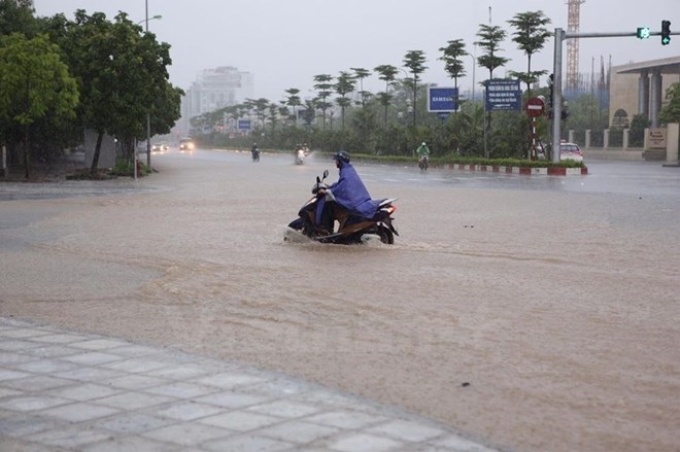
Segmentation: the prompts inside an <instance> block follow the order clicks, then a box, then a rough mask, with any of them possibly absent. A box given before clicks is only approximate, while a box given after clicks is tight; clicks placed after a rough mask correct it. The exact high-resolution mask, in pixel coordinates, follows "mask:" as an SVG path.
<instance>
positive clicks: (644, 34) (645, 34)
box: [637, 27, 650, 39]
mask: <svg viewBox="0 0 680 452" xmlns="http://www.w3.org/2000/svg"><path fill="white" fill-rule="evenodd" d="M649 36H650V29H649V27H638V29H637V37H638V38H640V39H647V38H649Z"/></svg>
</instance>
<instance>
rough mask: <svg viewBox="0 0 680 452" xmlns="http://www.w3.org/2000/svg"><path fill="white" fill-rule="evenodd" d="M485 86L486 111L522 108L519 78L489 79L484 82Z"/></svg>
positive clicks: (518, 109)
mask: <svg viewBox="0 0 680 452" xmlns="http://www.w3.org/2000/svg"><path fill="white" fill-rule="evenodd" d="M484 85H485V86H486V105H485V107H486V108H485V109H486V111H498V110H514V111H520V110H521V109H522V90H521V89H520V86H519V80H514V79H491V80H487V81H485V82H484Z"/></svg>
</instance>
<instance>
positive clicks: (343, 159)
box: [333, 151, 349, 165]
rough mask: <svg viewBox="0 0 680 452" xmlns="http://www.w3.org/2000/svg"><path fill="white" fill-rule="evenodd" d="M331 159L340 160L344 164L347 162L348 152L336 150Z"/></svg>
mask: <svg viewBox="0 0 680 452" xmlns="http://www.w3.org/2000/svg"><path fill="white" fill-rule="evenodd" d="M333 160H335V161H336V162H340V163H341V164H343V165H344V164H345V163H349V154H348V153H347V152H345V151H340V152H337V153H336V154H335V155H334V156H333Z"/></svg>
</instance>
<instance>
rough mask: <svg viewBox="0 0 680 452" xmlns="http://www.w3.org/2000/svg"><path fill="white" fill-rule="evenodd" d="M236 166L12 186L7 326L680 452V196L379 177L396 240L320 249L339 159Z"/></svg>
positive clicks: (544, 444) (481, 431) (486, 422)
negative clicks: (303, 216) (299, 227)
mask: <svg viewBox="0 0 680 452" xmlns="http://www.w3.org/2000/svg"><path fill="white" fill-rule="evenodd" d="M200 152H202V151H198V152H197V154H196V155H199V153H200ZM219 157H220V156H219V155H216V156H215V157H214V158H210V159H200V158H191V157H188V156H178V155H174V154H172V153H171V154H167V155H165V156H159V157H157V158H155V162H154V166H156V168H157V169H158V170H159V172H158V173H157V174H154V175H153V176H152V177H149V178H145V179H142V180H141V181H139V182H136V183H135V182H134V181H132V180H116V181H105V182H97V183H96V184H97V185H96V188H92V185H90V183H87V182H83V183H82V184H80V185H79V183H72V184H65V183H62V184H54V185H49V186H45V187H43V188H40V189H41V190H45V192H46V193H47V195H50V194H52V195H55V196H56V197H50V196H44V197H42V198H43V199H41V196H35V197H33V198H34V199H18V198H20V197H21V196H20V193H21V190H22V188H21V187H28V188H30V189H31V190H36V188H35V186H32V185H31V186H29V185H21V184H19V185H18V186H16V185H13V184H3V185H0V192H1V191H5V192H6V191H7V190H19V191H18V192H17V193H18V194H17V196H16V198H17V199H15V200H6V201H0V315H2V316H10V315H13V316H15V317H17V318H23V319H33V320H36V321H39V322H45V323H49V324H53V325H58V326H62V327H67V328H71V329H77V330H80V331H86V332H96V333H103V334H107V335H113V336H117V337H122V338H127V339H131V340H139V341H144V342H147V343H152V344H158V345H163V346H169V347H175V348H177V349H181V350H184V351H188V352H197V353H202V354H206V355H212V356H216V357H220V358H224V359H228V360H236V361H241V362H247V363H252V364H255V365H257V366H260V367H262V368H265V369H272V370H277V371H283V372H286V373H288V374H291V375H295V376H297V377H301V378H305V379H308V380H311V381H314V382H319V383H322V384H325V385H328V386H330V387H333V388H338V389H342V390H347V391H350V392H352V393H355V394H359V395H362V396H365V397H368V398H370V399H374V400H377V401H379V402H382V403H386V404H391V405H396V406H399V407H402V408H404V409H407V410H411V411H413V412H416V413H420V414H422V415H425V416H429V417H431V418H434V419H437V420H440V421H443V422H445V423H447V424H449V425H451V426H454V427H455V428H457V429H459V430H460V431H462V432H466V433H468V434H470V435H472V436H473V437H475V438H478V439H483V440H484V441H486V442H488V443H489V444H491V445H495V446H500V447H503V448H508V449H513V450H518V451H519V450H521V451H642V450H644V451H670V450H680V277H679V276H678V268H679V267H680V241H679V237H680V234H679V232H680V201H679V200H678V199H679V198H672V197H659V198H654V197H645V198H644V199H640V198H639V197H637V196H630V195H614V194H583V193H564V192H559V191H550V190H545V191H540V190H533V191H522V190H492V189H470V188H461V187H457V186H456V184H448V185H441V184H418V183H406V182H405V183H403V184H400V183H395V182H394V181H381V180H379V179H372V180H370V181H369V182H368V183H367V185H368V186H369V190H370V191H371V193H372V194H373V196H374V197H398V198H399V201H397V206H398V210H397V212H396V214H395V217H396V225H397V227H398V229H399V231H400V233H401V236H400V237H397V238H396V244H395V245H394V246H388V245H383V244H381V243H376V242H374V241H370V242H369V243H367V244H366V245H365V246H350V247H347V246H333V245H319V244H314V243H304V242H300V241H292V242H291V241H284V240H283V237H284V235H285V233H286V232H285V229H286V228H285V225H286V224H287V223H288V222H289V221H291V220H292V219H293V218H294V217H295V215H296V213H297V209H298V208H299V207H300V206H301V205H302V203H303V202H304V201H305V200H306V198H307V196H308V193H309V189H310V188H311V185H312V182H313V178H314V177H315V176H316V174H319V173H321V171H322V170H323V169H325V168H326V167H329V166H330V165H328V164H327V162H319V161H316V162H315V161H314V159H310V160H309V161H308V162H306V164H305V165H303V166H295V165H293V163H292V157H291V161H290V162H287V161H286V162H285V164H284V163H282V162H281V160H280V159H279V160H277V159H275V158H268V156H267V155H263V157H262V161H261V162H260V163H258V164H254V163H252V162H251V161H250V159H249V156H248V155H247V154H241V155H231V156H229V157H228V158H226V159H224V160H220V158H219ZM357 168H358V169H359V172H360V173H362V172H366V171H370V165H361V164H357ZM331 169H332V168H331ZM517 177H521V176H517ZM532 177H533V176H532ZM331 178H332V179H333V180H335V178H336V173H335V171H334V170H333V171H331ZM93 191H94V192H96V193H93ZM61 193H65V194H67V195H68V196H65V197H63V196H61V195H60V194H61ZM97 193H99V194H98V195H96V196H94V195H93V194H97ZM102 193H108V194H103V195H102ZM56 194H59V196H57V195H56ZM74 195H75V196H74ZM78 195H80V196H78ZM464 383H469V384H467V385H465V384H464Z"/></svg>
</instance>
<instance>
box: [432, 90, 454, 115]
mask: <svg viewBox="0 0 680 452" xmlns="http://www.w3.org/2000/svg"><path fill="white" fill-rule="evenodd" d="M427 111H429V112H432V113H445V112H452V111H458V88H435V87H432V86H430V87H428V88H427Z"/></svg>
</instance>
